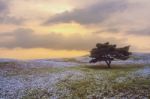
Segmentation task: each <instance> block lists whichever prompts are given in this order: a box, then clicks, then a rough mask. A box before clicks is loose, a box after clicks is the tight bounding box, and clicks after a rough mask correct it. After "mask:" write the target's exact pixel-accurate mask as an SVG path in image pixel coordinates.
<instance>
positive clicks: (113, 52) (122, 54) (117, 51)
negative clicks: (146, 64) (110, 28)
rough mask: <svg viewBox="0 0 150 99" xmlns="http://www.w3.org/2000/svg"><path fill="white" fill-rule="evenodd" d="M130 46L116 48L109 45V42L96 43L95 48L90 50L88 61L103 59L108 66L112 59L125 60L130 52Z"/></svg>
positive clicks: (94, 61)
mask: <svg viewBox="0 0 150 99" xmlns="http://www.w3.org/2000/svg"><path fill="white" fill-rule="evenodd" d="M129 48H130V46H125V47H122V48H116V45H111V44H109V42H107V43H104V44H101V43H98V44H96V48H94V49H92V50H91V55H90V57H91V58H92V60H91V61H90V63H96V62H100V61H105V62H106V64H107V66H108V68H110V67H111V66H110V64H111V62H112V61H113V60H114V59H119V60H127V59H128V58H129V57H130V55H131V52H129Z"/></svg>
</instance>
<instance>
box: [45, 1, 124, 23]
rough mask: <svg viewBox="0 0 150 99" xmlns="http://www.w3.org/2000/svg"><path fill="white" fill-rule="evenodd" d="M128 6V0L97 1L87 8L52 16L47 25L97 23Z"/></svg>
mask: <svg viewBox="0 0 150 99" xmlns="http://www.w3.org/2000/svg"><path fill="white" fill-rule="evenodd" d="M126 8H127V2H126V1H122V0H112V1H104V2H101V3H97V4H95V5H92V6H90V7H87V8H83V9H74V10H73V11H70V12H69V11H66V12H64V13H61V14H56V15H54V16H53V17H50V18H49V19H48V20H47V21H46V22H44V24H45V25H49V24H56V23H70V22H77V23H80V24H84V25H85V24H97V23H102V22H104V21H106V20H108V18H109V17H111V16H112V15H113V14H114V13H116V12H119V11H123V10H124V9H126Z"/></svg>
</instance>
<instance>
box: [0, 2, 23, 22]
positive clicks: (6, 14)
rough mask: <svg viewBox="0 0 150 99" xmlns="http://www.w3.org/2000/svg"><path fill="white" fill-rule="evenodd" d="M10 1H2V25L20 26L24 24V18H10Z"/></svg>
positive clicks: (0, 16)
mask: <svg viewBox="0 0 150 99" xmlns="http://www.w3.org/2000/svg"><path fill="white" fill-rule="evenodd" d="M9 6H10V5H9V1H4V0H0V24H14V25H20V24H22V23H23V21H24V19H23V18H16V17H14V16H10V15H9V14H10V8H9Z"/></svg>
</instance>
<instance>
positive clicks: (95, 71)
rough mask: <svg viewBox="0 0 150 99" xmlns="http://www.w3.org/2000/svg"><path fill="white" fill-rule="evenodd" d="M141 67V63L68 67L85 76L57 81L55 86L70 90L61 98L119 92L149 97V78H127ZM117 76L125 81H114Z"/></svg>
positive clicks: (107, 94) (96, 96)
mask: <svg viewBox="0 0 150 99" xmlns="http://www.w3.org/2000/svg"><path fill="white" fill-rule="evenodd" d="M141 68H143V66H141V65H128V66H126V67H125V66H120V65H116V66H114V67H112V68H111V69H108V68H105V67H104V66H101V67H100V66H95V67H94V66H93V67H92V66H77V67H70V68H69V69H68V70H78V71H81V72H83V73H85V77H83V79H80V80H76V81H72V80H71V79H70V78H68V79H67V80H65V81H62V82H59V83H58V84H57V86H58V88H59V89H60V90H63V89H67V90H70V95H68V96H66V95H65V96H64V97H62V98H71V99H74V98H79V99H80V98H82V99H87V96H89V97H93V98H94V97H95V98H102V97H113V96H116V95H118V94H119V93H121V92H122V93H124V92H127V93H128V94H133V95H136V94H139V95H141V96H143V97H149V93H148V92H149V91H150V79H145V78H143V79H141V78H134V79H131V78H128V75H130V73H132V72H134V71H136V70H139V69H141ZM118 77H126V81H125V82H122V83H119V82H116V81H115V80H116V79H117V78H118ZM139 90H141V91H139ZM143 92H145V94H144V93H143Z"/></svg>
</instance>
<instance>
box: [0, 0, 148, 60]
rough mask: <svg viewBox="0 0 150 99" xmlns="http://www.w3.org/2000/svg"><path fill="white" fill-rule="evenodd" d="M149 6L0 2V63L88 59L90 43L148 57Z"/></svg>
mask: <svg viewBox="0 0 150 99" xmlns="http://www.w3.org/2000/svg"><path fill="white" fill-rule="evenodd" d="M149 9H150V0H0V58H16V59H33V58H60V57H76V56H82V55H87V54H89V51H90V50H91V49H92V48H93V47H95V44H96V43H104V42H110V43H112V44H117V45H118V47H122V46H126V45H130V46H131V48H130V51H132V52H144V53H149V52H150V20H149V18H150V11H149Z"/></svg>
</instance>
